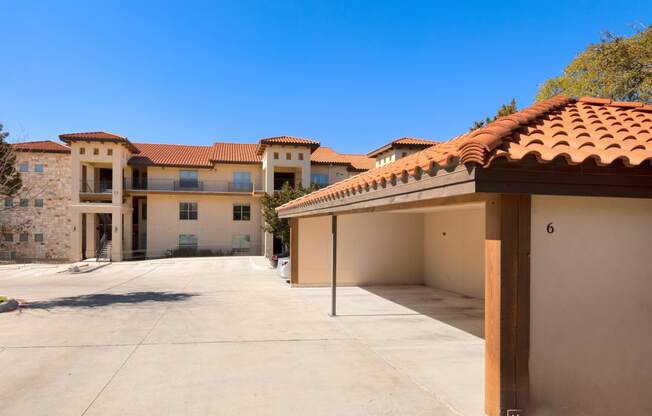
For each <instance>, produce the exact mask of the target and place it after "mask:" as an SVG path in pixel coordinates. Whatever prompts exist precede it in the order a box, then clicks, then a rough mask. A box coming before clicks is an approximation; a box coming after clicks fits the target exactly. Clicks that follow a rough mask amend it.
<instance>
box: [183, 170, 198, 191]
mask: <svg viewBox="0 0 652 416" xmlns="http://www.w3.org/2000/svg"><path fill="white" fill-rule="evenodd" d="M179 185H180V186H181V187H182V188H197V187H198V186H199V174H198V173H197V171H196V170H180V171H179Z"/></svg>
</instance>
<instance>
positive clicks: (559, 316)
mask: <svg viewBox="0 0 652 416" xmlns="http://www.w3.org/2000/svg"><path fill="white" fill-rule="evenodd" d="M549 223H552V226H553V227H554V232H553V233H551V234H549V233H548V232H546V227H547V225H548V224H549ZM651 248H652V200H640V199H618V198H581V197H553V196H535V197H533V198H532V251H531V318H530V320H531V330H530V331H531V332H530V334H531V335H530V394H531V402H532V413H531V414H533V415H560V414H568V415H571V414H572V415H575V414H586V415H594V416H601V415H605V416H606V415H615V414H630V415H649V414H652V395H650V394H649V393H650V391H651V389H652V361H650V358H649V355H650V350H651V348H652V325H651V323H650V322H651V321H650V319H651V318H650V317H651V316H652V309H651V306H650V305H652V256H651V255H650V249H651Z"/></svg>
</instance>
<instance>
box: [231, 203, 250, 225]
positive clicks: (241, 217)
mask: <svg viewBox="0 0 652 416" xmlns="http://www.w3.org/2000/svg"><path fill="white" fill-rule="evenodd" d="M249 220H251V206H250V205H249V204H233V221H249Z"/></svg>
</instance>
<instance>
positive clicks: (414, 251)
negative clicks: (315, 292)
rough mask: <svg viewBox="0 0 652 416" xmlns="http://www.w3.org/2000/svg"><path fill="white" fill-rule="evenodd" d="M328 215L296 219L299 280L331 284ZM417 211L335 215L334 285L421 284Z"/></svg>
mask: <svg viewBox="0 0 652 416" xmlns="http://www.w3.org/2000/svg"><path fill="white" fill-rule="evenodd" d="M330 224H331V223H330V217H316V218H302V219H300V220H299V253H301V254H300V256H301V261H300V262H299V284H301V285H303V284H305V285H310V284H329V283H330V244H331V242H330ZM422 224H423V222H422V216H421V215H420V214H387V213H370V214H352V215H351V214H350V215H340V216H339V217H338V233H339V234H338V251H337V253H338V283H341V284H369V285H372V284H378V285H380V284H420V283H422V277H421V276H422V271H423V269H422V263H423V251H422V250H421V241H422V239H423V226H422Z"/></svg>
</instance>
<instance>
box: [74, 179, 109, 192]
mask: <svg viewBox="0 0 652 416" xmlns="http://www.w3.org/2000/svg"><path fill="white" fill-rule="evenodd" d="M112 188H113V181H111V180H97V181H81V184H80V186H79V192H80V193H82V194H111V192H112Z"/></svg>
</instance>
